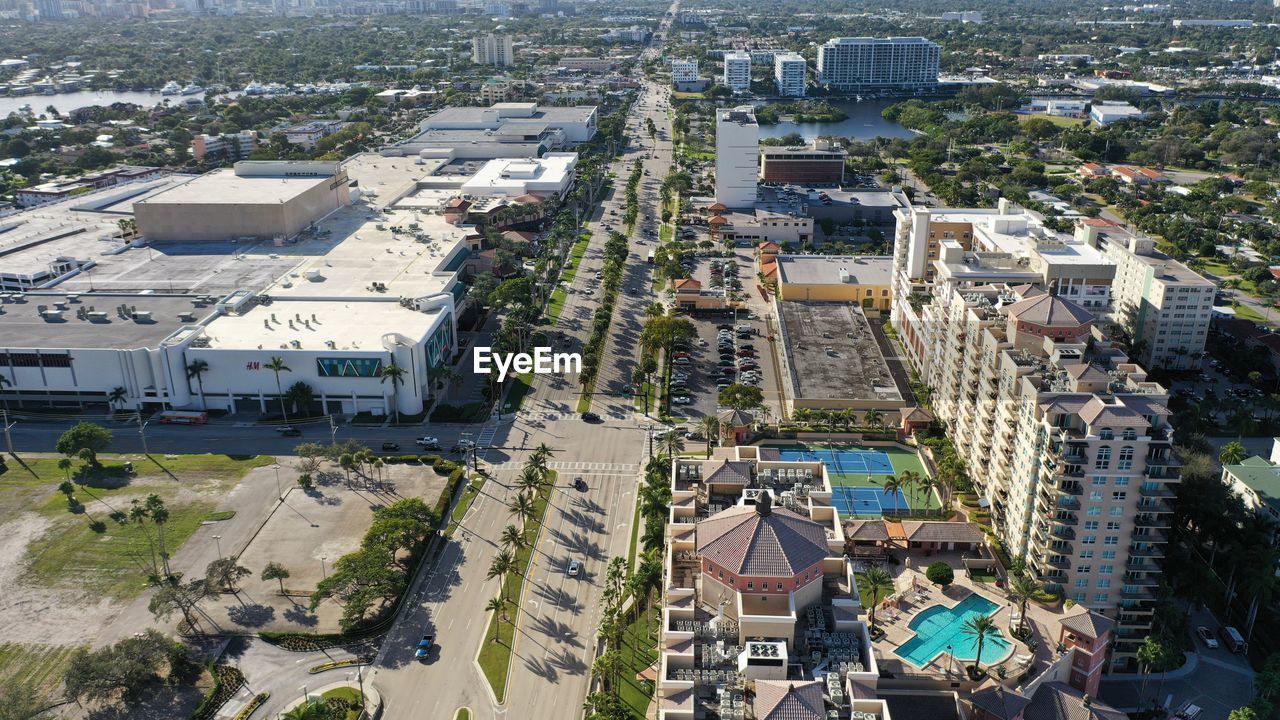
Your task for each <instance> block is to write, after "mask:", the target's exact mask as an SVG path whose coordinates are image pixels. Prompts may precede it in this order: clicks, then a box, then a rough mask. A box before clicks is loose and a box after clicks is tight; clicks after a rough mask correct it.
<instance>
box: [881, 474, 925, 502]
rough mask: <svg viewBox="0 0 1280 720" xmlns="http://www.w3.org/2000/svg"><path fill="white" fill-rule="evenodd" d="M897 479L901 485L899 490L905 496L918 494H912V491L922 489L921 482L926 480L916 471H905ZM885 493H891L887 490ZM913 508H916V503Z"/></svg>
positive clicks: (886, 482)
mask: <svg viewBox="0 0 1280 720" xmlns="http://www.w3.org/2000/svg"><path fill="white" fill-rule="evenodd" d="M897 479H898V483H899V489H901V490H902V494H903V495H915V494H917V493H916V492H912V491H913V490H915V491H918V490H919V489H920V485H921V482H922V481H923V480H924V478H923V477H921V476H920V473H918V472H916V471H914V470H903V471H902V472H900V473H898V478H897ZM885 484H886V485H888V481H887V480H886V481H885ZM885 492H889V491H888V490H887V489H886V490H885ZM912 507H915V503H912Z"/></svg>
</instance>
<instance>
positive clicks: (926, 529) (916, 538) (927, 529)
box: [902, 520, 986, 543]
mask: <svg viewBox="0 0 1280 720" xmlns="http://www.w3.org/2000/svg"><path fill="white" fill-rule="evenodd" d="M902 531H903V533H905V534H906V536H907V540H910V541H911V542H966V543H980V542H984V541H985V540H986V536H985V535H983V534H982V531H981V530H979V529H978V526H977V525H974V524H973V523H967V522H943V521H938V520H903V521H902Z"/></svg>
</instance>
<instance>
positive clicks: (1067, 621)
mask: <svg viewBox="0 0 1280 720" xmlns="http://www.w3.org/2000/svg"><path fill="white" fill-rule="evenodd" d="M1077 607H1080V606H1077ZM1058 622H1060V623H1062V627H1064V628H1066V629H1068V630H1070V631H1071V632H1073V633H1077V634H1080V635H1083V636H1085V637H1087V638H1091V639H1094V640H1096V639H1098V638H1099V637H1102V635H1104V634H1105V633H1106V632H1107V631H1108V630H1110V629H1111V628H1113V627H1115V622H1114V621H1113V620H1112V619H1111V618H1109V617H1107V616H1106V615H1102V614H1100V613H1096V612H1093V611H1092V610H1089V609H1088V608H1084V612H1079V613H1076V614H1075V615H1068V616H1066V617H1064V618H1062V619H1061V620H1059V621H1058Z"/></svg>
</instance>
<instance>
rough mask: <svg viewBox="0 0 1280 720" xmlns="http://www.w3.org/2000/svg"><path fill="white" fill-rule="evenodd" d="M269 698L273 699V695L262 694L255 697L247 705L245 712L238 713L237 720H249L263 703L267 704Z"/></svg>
mask: <svg viewBox="0 0 1280 720" xmlns="http://www.w3.org/2000/svg"><path fill="white" fill-rule="evenodd" d="M269 697H271V693H269V692H260V693H258V694H257V695H254V696H253V699H252V700H250V701H249V704H248V705H245V706H244V709H243V710H241V711H240V712H238V713H236V717H235V720H248V718H249V716H250V715H252V714H253V712H254V711H255V710H257V709H258V708H260V707H262V703H264V702H266V701H267V698H269Z"/></svg>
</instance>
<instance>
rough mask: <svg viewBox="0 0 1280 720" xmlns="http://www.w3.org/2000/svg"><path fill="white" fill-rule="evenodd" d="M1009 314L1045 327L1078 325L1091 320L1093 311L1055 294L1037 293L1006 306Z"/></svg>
mask: <svg viewBox="0 0 1280 720" xmlns="http://www.w3.org/2000/svg"><path fill="white" fill-rule="evenodd" d="M1008 311H1009V315H1010V316H1014V317H1017V318H1018V320H1021V321H1022V322H1029V323H1033V324H1036V325H1043V326H1046V327H1072V328H1074V327H1080V326H1081V325H1086V324H1088V323H1091V322H1093V313H1090V312H1089V311H1088V310H1085V309H1084V308H1082V307H1080V306H1079V305H1077V304H1075V303H1073V302H1071V301H1070V300H1064V299H1062V298H1060V297H1058V296H1056V295H1038V296H1036V297H1033V298H1027V299H1026V300H1020V301H1018V302H1016V303H1014V304H1012V305H1010V306H1009V307H1008Z"/></svg>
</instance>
